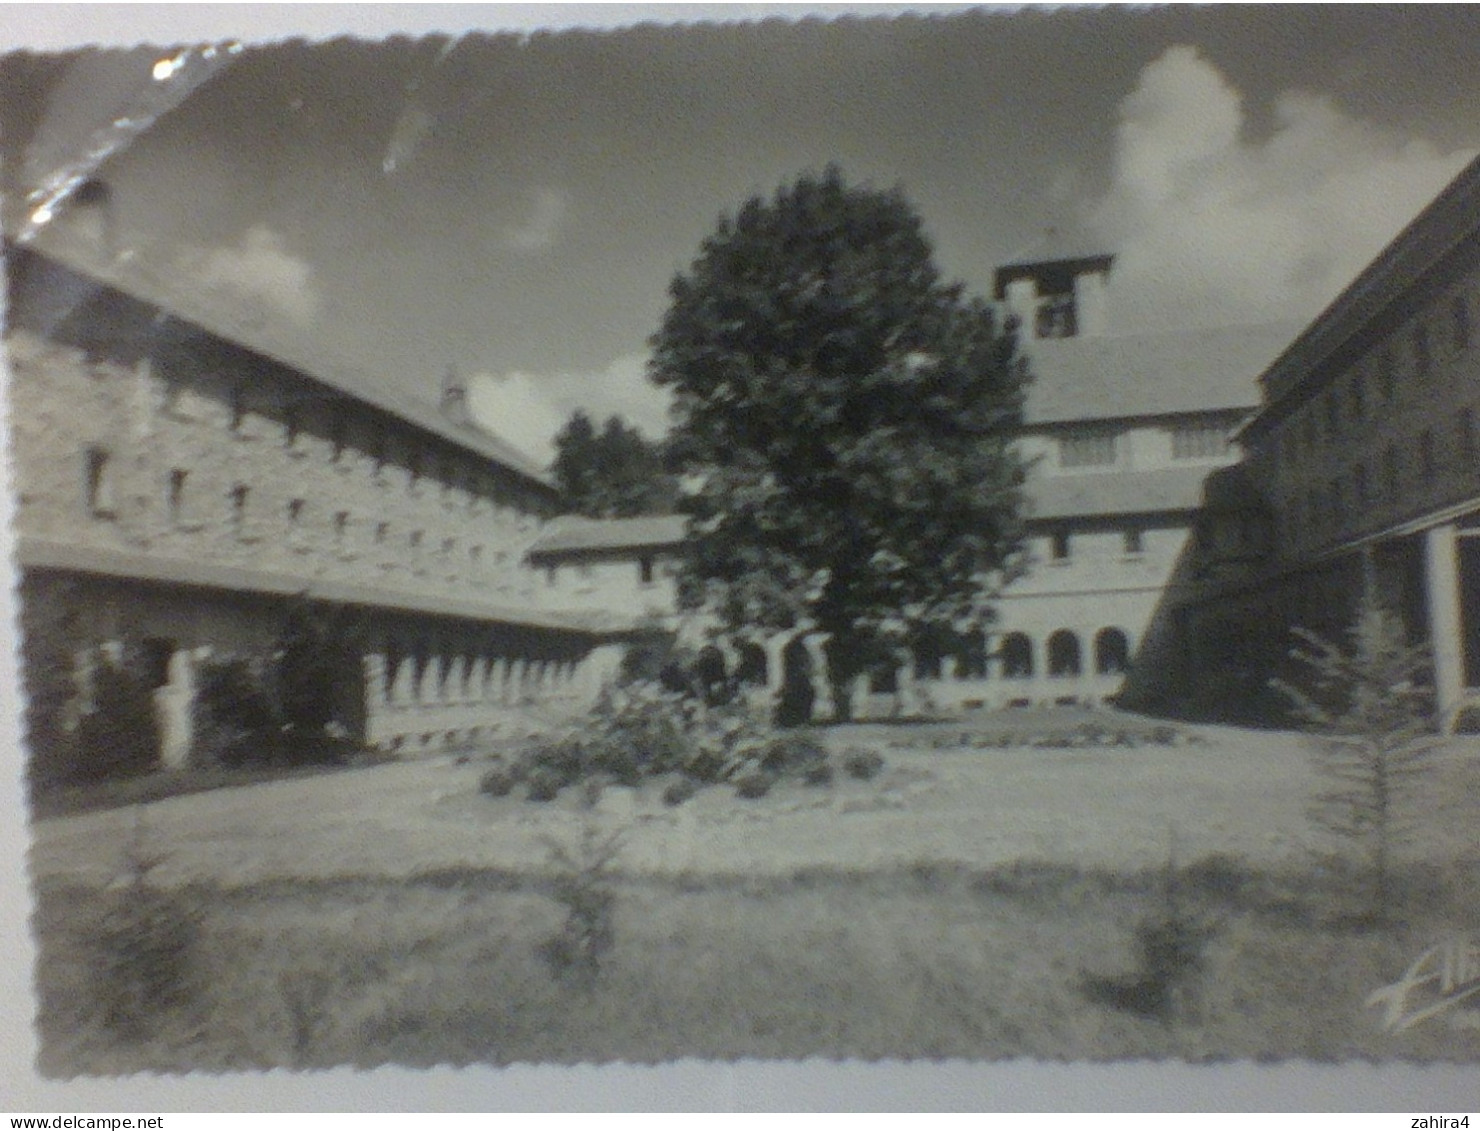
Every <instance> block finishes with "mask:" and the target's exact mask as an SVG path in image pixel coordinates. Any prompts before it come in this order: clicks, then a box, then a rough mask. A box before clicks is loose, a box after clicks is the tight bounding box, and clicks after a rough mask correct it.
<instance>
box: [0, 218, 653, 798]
mask: <svg viewBox="0 0 1480 1131" xmlns="http://www.w3.org/2000/svg"><path fill="white" fill-rule="evenodd" d="M64 239H65V236H64V234H58V235H57V236H56V238H55V240H54V241H53V242H54V243H55V244H56V246H54V247H52V248H50V249H49V250H47V251H42V250H39V249H37V248H35V247H30V246H28V247H25V248H20V247H15V246H12V247H10V248H8V249H7V270H8V276H9V287H10V289H9V311H8V326H7V332H6V341H5V345H6V349H7V352H8V357H9V365H10V370H11V377H12V379H11V387H10V410H11V412H10V414H11V434H12V447H11V454H12V461H13V464H12V465H13V469H14V481H15V483H16V485H17V495H18V498H17V511H16V522H15V539H16V555H17V561H18V565H19V567H20V572H21V589H20V596H21V601H22V617H23V628H24V631H25V633H26V637H27V644H28V655H30V656H34V654H35V653H36V650H37V648H43V649H44V648H45V647H47V646H51V647H53V648H54V649H55V648H60V649H62V650H63V651H64V652H65V653H66V657H64V660H66V661H69V662H68V663H67V666H69V667H70V669H71V670H70V681H71V686H70V688H69V689H68V692H67V693H66V694H63V695H61V698H62V699H63V700H66V701H65V702H62V703H59V704H57V705H56V709H57V711H58V712H60V714H61V716H62V717H61V718H60V719H58V720H53V721H54V723H55V724H56V725H59V726H62V727H66V726H68V725H74V724H75V722H76V720H77V719H78V718H79V717H80V716H81V715H83V714H85V713H86V712H87V710H88V709H89V706H90V703H89V699H90V696H91V688H92V684H93V682H94V676H95V675H96V671H97V668H98V665H99V664H102V663H108V662H112V663H122V662H125V661H126V662H128V663H129V664H131V665H133V666H134V667H135V669H136V670H141V671H142V672H143V673H144V678H145V679H146V681H147V683H148V685H149V687H150V688H151V689H152V692H153V697H154V705H155V709H156V715H157V719H158V725H159V752H158V753H159V758H160V761H162V763H163V764H164V765H167V766H170V765H180V764H183V763H185V762H186V760H187V759H188V758H189V756H190V750H191V744H192V729H193V702H194V699H195V687H196V676H197V671H198V669H199V668H200V666H201V665H202V664H205V663H209V662H211V661H212V660H221V659H226V658H233V657H244V658H254V659H258V660H260V659H261V658H263V657H265V656H268V655H270V654H271V652H272V649H273V648H274V646H275V642H276V641H277V640H278V638H279V635H280V634H281V632H282V631H283V625H284V622H285V618H286V617H287V616H288V615H289V613H290V611H292V610H293V609H301V608H304V607H311V608H314V609H316V610H318V611H319V612H320V614H321V615H326V616H332V618H333V621H334V626H335V631H336V633H337V634H339V635H341V636H342V638H343V640H344V641H345V642H346V646H345V648H344V650H343V653H342V655H341V656H340V662H341V664H342V669H343V670H342V671H341V673H340V678H338V679H336V680H335V681H334V687H335V694H334V697H335V700H336V701H335V702H334V704H333V708H332V716H333V720H334V722H335V723H336V724H337V726H338V727H339V728H341V729H342V731H343V732H344V733H345V734H346V735H348V736H350V737H352V738H354V739H358V740H360V741H363V742H365V743H368V744H371V745H374V746H378V747H381V748H383V749H387V750H402V749H422V748H426V747H440V746H443V745H446V744H449V743H453V744H455V743H460V742H465V741H469V740H476V739H477V738H479V737H480V736H482V735H483V733H484V732H485V731H487V730H488V729H489V728H490V726H496V725H497V723H498V720H499V719H500V718H505V719H507V718H510V717H517V716H518V714H519V712H521V711H523V712H528V711H535V712H539V711H542V710H556V709H559V708H561V707H562V705H568V704H570V703H573V702H576V701H580V700H583V699H584V698H585V697H586V696H589V695H590V694H591V693H592V691H593V690H594V687H595V686H596V684H597V683H598V682H599V681H600V679H601V678H602V672H603V671H604V670H605V669H604V668H603V667H602V664H603V663H604V662H607V661H610V660H611V659H612V657H613V655H614V654H615V653H616V652H619V648H618V647H617V643H618V642H619V641H620V640H621V639H622V636H623V633H622V629H623V628H624V627H627V626H628V622H627V621H624V619H623V618H621V617H613V616H610V615H604V614H602V613H601V612H599V611H596V610H587V611H584V612H583V611H572V612H561V611H549V610H547V609H546V608H545V604H546V602H543V601H541V600H540V599H539V597H540V595H539V593H538V592H537V589H536V585H537V578H536V576H535V575H534V574H533V573H532V572H531V571H529V570H528V569H527V568H526V563H525V561H524V557H525V551H526V549H527V548H528V546H529V545H530V544H531V543H532V542H533V541H534V540H535V538H536V537H537V536H538V534H539V532H540V530H541V527H542V526H543V524H544V523H545V521H546V520H547V519H549V518H550V517H552V516H553V515H554V514H555V513H556V512H557V511H558V509H559V497H558V493H557V492H556V490H555V489H554V487H553V486H552V484H551V483H550V482H549V481H548V480H547V479H546V478H545V476H544V475H543V474H542V473H541V472H540V471H538V470H537V469H535V468H533V467H531V466H530V465H529V464H528V463H527V462H526V461H525V460H524V459H523V457H522V456H520V455H519V454H518V453H517V452H515V451H514V450H513V449H511V448H509V447H508V446H507V445H506V444H504V443H503V442H502V441H500V440H499V439H497V438H496V437H494V436H491V435H489V434H488V433H486V432H484V431H481V430H479V429H478V428H476V427H474V426H473V425H472V424H471V423H470V422H469V421H468V419H467V416H466V413H465V412H464V407H463V402H462V397H461V390H459V389H457V388H455V387H454V388H449V389H447V390H445V391H444V396H443V403H441V404H437V403H423V402H419V401H417V400H416V399H415V398H414V397H407V398H406V399H404V400H400V401H391V400H389V399H388V398H386V397H385V396H384V395H383V394H373V393H371V392H369V391H367V390H366V389H364V388H362V387H361V386H360V384H359V383H358V382H357V381H356V380H355V379H354V377H353V375H349V374H345V373H342V372H336V371H334V369H333V368H332V365H331V364H329V363H327V362H325V361H324V360H323V359H316V358H311V357H304V356H301V355H302V353H304V352H306V351H302V350H300V351H299V352H298V353H297V354H295V352H294V350H293V349H292V347H291V344H290V345H289V346H287V347H282V348H278V349H268V348H266V347H264V346H263V345H261V344H260V343H255V342H253V341H252V339H251V333H250V327H247V328H245V329H244V328H243V327H242V326H241V325H238V324H234V322H233V318H234V315H233V314H232V313H231V312H226V311H220V310H212V309H209V308H208V307H206V306H205V305H204V303H203V301H202V302H196V303H194V304H193V303H192V297H191V296H189V295H179V294H171V293H169V292H168V288H167V286H166V285H165V284H163V283H162V282H160V281H158V280H153V279H151V278H150V277H149V276H148V274H147V273H146V272H145V271H144V270H142V269H140V268H138V267H136V266H130V265H128V264H118V263H114V264H112V265H108V264H101V265H100V264H99V263H97V262H90V261H89V257H87V255H86V252H85V249H83V250H79V249H76V248H69V247H67V245H66V244H65V242H64ZM192 305H194V309H192ZM32 667H33V668H35V667H36V664H35V663H33V664H32ZM29 674H30V680H29V687H28V689H29V691H30V694H31V696H32V700H33V704H34V703H35V702H37V701H38V700H41V701H44V700H46V699H47V698H48V697H50V698H51V699H56V698H57V697H58V693H57V691H56V689H55V688H50V689H44V688H41V687H38V686H37V685H36V680H37V679H38V678H40V677H41V673H40V672H38V671H36V670H32V671H31V672H30V673H29ZM41 769H42V770H43V776H45V775H44V767H42V768H41Z"/></svg>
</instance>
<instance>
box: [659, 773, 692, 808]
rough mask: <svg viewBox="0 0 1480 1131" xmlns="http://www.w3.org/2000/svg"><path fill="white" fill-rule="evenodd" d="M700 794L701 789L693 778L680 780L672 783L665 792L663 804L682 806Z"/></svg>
mask: <svg viewBox="0 0 1480 1131" xmlns="http://www.w3.org/2000/svg"><path fill="white" fill-rule="evenodd" d="M698 792H699V787H698V786H697V785H695V784H694V779H693V778H679V779H678V780H677V781H676V782H670V783H669V784H668V787H667V788H666V789H664V790H663V804H664V805H682V804H683V803H684V802H685V801H687V800H689V798H691V797H693V796H694V794H696V793H698Z"/></svg>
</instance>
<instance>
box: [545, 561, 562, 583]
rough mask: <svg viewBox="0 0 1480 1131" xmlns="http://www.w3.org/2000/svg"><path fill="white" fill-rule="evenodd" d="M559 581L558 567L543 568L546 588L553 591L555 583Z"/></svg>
mask: <svg viewBox="0 0 1480 1131" xmlns="http://www.w3.org/2000/svg"><path fill="white" fill-rule="evenodd" d="M559 580H560V570H559V567H558V566H546V567H545V584H546V585H548V586H550V587H551V588H552V589H553V588H554V587H555V585H556V583H557V582H559Z"/></svg>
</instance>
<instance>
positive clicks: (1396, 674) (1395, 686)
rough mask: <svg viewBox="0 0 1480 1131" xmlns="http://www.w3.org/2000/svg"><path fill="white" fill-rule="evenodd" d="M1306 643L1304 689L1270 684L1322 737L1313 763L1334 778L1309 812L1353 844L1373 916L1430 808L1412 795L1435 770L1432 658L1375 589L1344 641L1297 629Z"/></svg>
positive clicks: (1381, 913) (1388, 906) (1384, 904)
mask: <svg viewBox="0 0 1480 1131" xmlns="http://www.w3.org/2000/svg"><path fill="white" fill-rule="evenodd" d="M1296 635H1297V636H1298V637H1299V638H1300V639H1301V640H1302V641H1303V642H1304V645H1305V646H1304V647H1303V648H1297V649H1295V650H1294V651H1292V652H1291V658H1292V659H1293V660H1295V661H1296V663H1298V664H1299V665H1301V666H1302V667H1303V669H1304V670H1305V673H1306V678H1305V681H1304V685H1303V686H1296V685H1294V684H1291V683H1287V682H1284V681H1281V680H1275V681H1272V686H1273V687H1274V688H1275V689H1276V690H1277V691H1279V692H1280V693H1281V694H1283V695H1284V696H1285V697H1286V699H1288V700H1289V701H1290V703H1291V704H1292V707H1293V710H1294V711H1295V713H1296V714H1297V715H1298V716H1299V718H1300V719H1301V720H1302V721H1303V722H1304V724H1305V726H1306V727H1307V729H1309V730H1310V731H1312V732H1313V733H1315V734H1316V735H1318V736H1319V744H1318V746H1317V748H1316V769H1317V771H1318V772H1319V773H1320V775H1321V776H1322V777H1323V778H1324V779H1325V780H1326V781H1327V782H1328V783H1329V788H1327V789H1326V790H1325V791H1324V792H1322V793H1321V794H1320V796H1319V797H1318V798H1317V799H1316V803H1315V805H1314V806H1313V807H1312V809H1311V811H1310V817H1311V819H1312V821H1313V822H1314V823H1315V824H1316V825H1317V826H1319V827H1321V828H1323V829H1325V830H1326V831H1327V832H1330V833H1331V834H1333V835H1334V836H1336V837H1338V838H1339V839H1341V840H1344V841H1346V842H1347V843H1349V844H1350V845H1352V846H1353V847H1354V848H1356V849H1357V851H1358V853H1359V854H1360V856H1361V858H1362V863H1363V865H1364V867H1365V869H1366V872H1367V875H1368V876H1369V877H1370V884H1369V891H1368V906H1367V911H1368V914H1369V915H1370V916H1371V917H1373V918H1383V917H1386V916H1387V915H1388V914H1389V913H1390V912H1391V910H1392V901H1393V896H1394V892H1393V884H1392V871H1393V863H1394V860H1393V858H1394V856H1395V854H1396V853H1397V852H1398V850H1399V849H1400V848H1402V847H1403V846H1404V845H1405V844H1407V843H1408V842H1409V840H1410V839H1411V837H1412V835H1413V833H1414V832H1415V829H1416V827H1417V824H1418V823H1419V822H1420V821H1421V820H1422V818H1423V813H1422V810H1421V808H1420V806H1419V805H1418V803H1417V802H1418V799H1417V797H1416V796H1415V793H1416V792H1417V790H1418V788H1419V786H1420V784H1421V782H1422V779H1423V778H1424V776H1425V775H1426V774H1427V773H1428V772H1429V770H1430V769H1431V766H1432V762H1431V760H1430V759H1431V756H1432V754H1433V751H1434V749H1435V747H1436V746H1437V745H1439V741H1440V740H1439V739H1438V738H1437V737H1436V736H1434V734H1433V733H1432V725H1431V719H1432V709H1433V705H1432V701H1431V700H1432V697H1431V694H1430V691H1429V684H1430V680H1431V672H1430V669H1431V664H1430V659H1429V656H1428V652H1427V650H1426V649H1424V648H1422V647H1413V646H1411V645H1409V644H1408V643H1407V642H1406V640H1405V638H1404V634H1403V627H1402V624H1401V622H1400V621H1399V619H1398V618H1397V617H1396V616H1395V615H1393V614H1392V613H1390V612H1388V611H1387V610H1386V609H1384V608H1383V607H1381V605H1380V604H1379V603H1378V601H1377V599H1376V596H1375V595H1374V593H1373V592H1372V589H1371V587H1370V586H1369V587H1368V588H1367V590H1365V591H1364V593H1363V596H1362V602H1361V605H1360V606H1359V608H1358V611H1357V617H1356V621H1355V623H1354V624H1353V626H1352V628H1351V631H1350V633H1349V640H1348V643H1347V644H1346V645H1345V646H1343V645H1339V644H1334V643H1331V642H1330V641H1327V640H1323V639H1322V638H1321V637H1319V636H1317V635H1315V634H1314V633H1310V632H1305V631H1303V630H1298V629H1297V630H1296Z"/></svg>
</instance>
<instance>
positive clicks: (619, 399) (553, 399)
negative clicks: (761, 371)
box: [468, 353, 669, 462]
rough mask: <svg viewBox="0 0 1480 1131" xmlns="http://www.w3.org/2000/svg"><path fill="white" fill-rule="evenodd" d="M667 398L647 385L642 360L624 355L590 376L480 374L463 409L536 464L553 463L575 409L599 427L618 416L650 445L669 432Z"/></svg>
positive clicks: (642, 356)
mask: <svg viewBox="0 0 1480 1131" xmlns="http://www.w3.org/2000/svg"><path fill="white" fill-rule="evenodd" d="M668 403H669V394H668V393H667V392H666V391H665V390H663V389H659V388H657V387H656V386H654V385H652V384H650V383H649V382H648V380H647V355H646V354H640V353H636V354H625V355H623V356H622V357H619V358H617V359H616V360H615V361H613V362H612V363H611V364H610V365H608V366H607V367H606V368H605V369H602V370H599V371H597V372H590V373H548V374H538V373H525V372H517V371H516V372H514V373H509V374H507V375H505V376H503V377H495V376H492V375H490V374H486V373H484V374H479V375H477V376H475V377H473V378H472V379H471V380H470V381H469V382H468V405H469V409H470V410H471V412H472V414H473V417H474V419H475V420H477V421H478V423H479V424H481V425H482V426H483V427H485V428H487V429H489V430H490V431H492V432H494V433H496V434H497V435H499V436H501V437H503V438H504V439H506V440H508V441H509V442H510V443H511V444H514V445H515V446H516V447H518V448H520V449H521V450H522V451H524V452H527V453H529V455H531V456H532V457H534V458H535V459H536V460H539V461H541V462H544V461H548V460H551V459H553V458H554V456H555V449H554V445H553V441H554V439H555V434H556V433H557V432H559V431H560V429H561V428H562V427H564V425H565V422H566V421H567V420H569V419H570V415H571V413H573V412H575V410H576V409H578V408H579V409H583V410H584V411H585V412H586V414H587V415H588V416H590V417H591V419H592V420H594V421H595V422H596V423H597V424H598V425H600V424H601V423H602V422H603V421H604V420H605V419H606V418H607V417H608V416H612V415H618V416H621V417H622V418H623V419H624V420H626V421H627V423H628V424H633V425H636V426H637V427H638V428H640V429H642V431H643V433H644V434H645V435H646V436H648V437H649V438H650V439H656V438H657V437H659V436H662V435H663V434H664V433H665V432H667V430H668Z"/></svg>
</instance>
